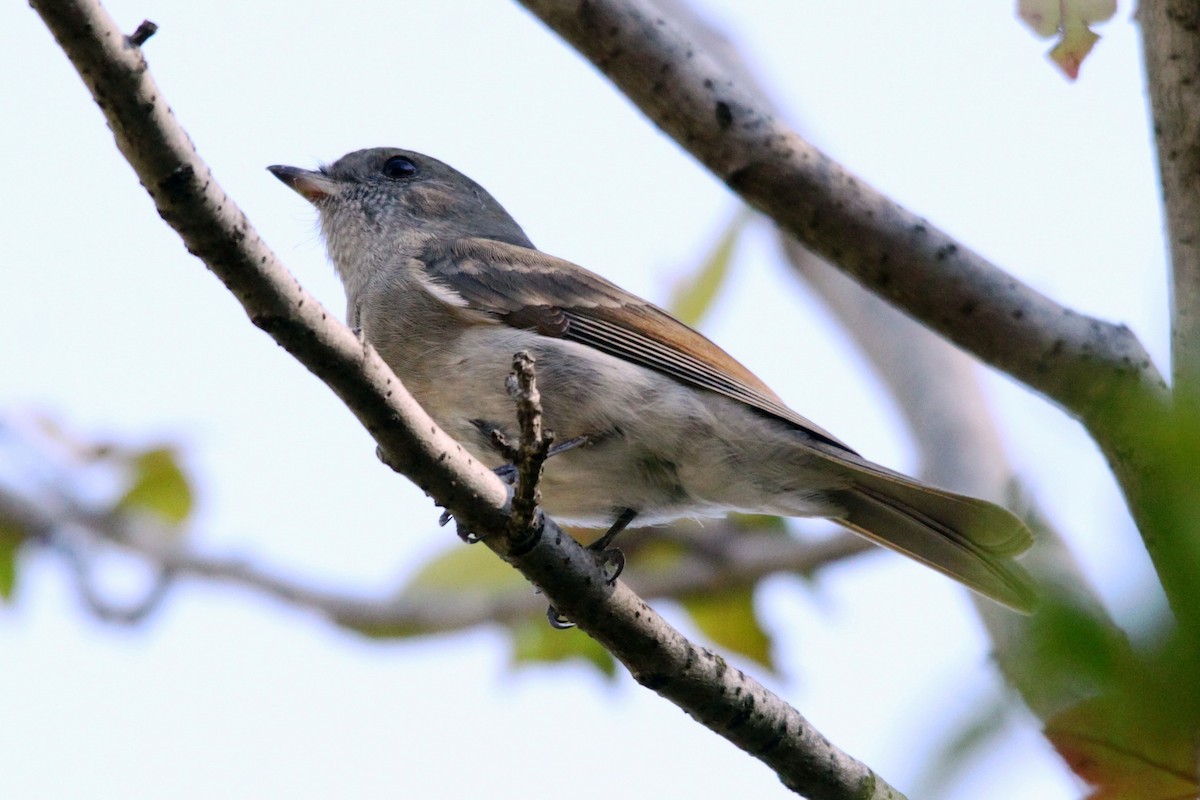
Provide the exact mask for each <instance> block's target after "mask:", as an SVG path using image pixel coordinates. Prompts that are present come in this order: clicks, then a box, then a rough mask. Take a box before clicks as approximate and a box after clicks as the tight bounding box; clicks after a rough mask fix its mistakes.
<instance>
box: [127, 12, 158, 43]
mask: <svg viewBox="0 0 1200 800" xmlns="http://www.w3.org/2000/svg"><path fill="white" fill-rule="evenodd" d="M157 31H158V25H157V24H155V23H153V22H151V21H150V20H148V19H144V20H142V24H141V25H138V26H137V30H135V31H134V32H133V33H131V34H129V36H128V37H126V38H127V39H128V40H129V43H130V44H131V45H133V46H134V47H141V46H142V45H144V44H145V43H146V40H148V39H149V38H150V37H151V36H153V35H154V34H155V33H156V32H157Z"/></svg>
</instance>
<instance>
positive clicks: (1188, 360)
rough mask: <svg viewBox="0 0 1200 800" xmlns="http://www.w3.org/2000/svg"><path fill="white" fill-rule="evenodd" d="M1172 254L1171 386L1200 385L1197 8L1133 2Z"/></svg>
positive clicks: (1180, 2)
mask: <svg viewBox="0 0 1200 800" xmlns="http://www.w3.org/2000/svg"><path fill="white" fill-rule="evenodd" d="M1138 21H1139V23H1140V24H1141V27H1142V53H1143V56H1144V58H1145V62H1146V82H1147V90H1148V94H1149V96H1150V97H1149V99H1150V111H1151V115H1152V117H1153V120H1154V138H1155V144H1156V145H1157V149H1158V170H1159V177H1160V180H1161V182H1162V192H1163V204H1164V206H1165V208H1166V218H1167V220H1166V221H1167V240H1168V244H1169V249H1170V257H1171V279H1172V280H1171V361H1172V373H1173V377H1174V382H1175V386H1176V387H1179V386H1187V387H1188V388H1189V389H1190V390H1191V391H1200V7H1197V5H1196V3H1194V2H1192V0H1152V2H1142V3H1139V4H1138Z"/></svg>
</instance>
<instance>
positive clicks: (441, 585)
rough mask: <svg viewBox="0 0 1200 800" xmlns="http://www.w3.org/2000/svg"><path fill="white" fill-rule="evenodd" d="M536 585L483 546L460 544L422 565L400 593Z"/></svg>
mask: <svg viewBox="0 0 1200 800" xmlns="http://www.w3.org/2000/svg"><path fill="white" fill-rule="evenodd" d="M521 587H528V588H529V591H533V588H532V587H530V586H529V584H528V582H526V580H525V579H524V578H522V577H521V573H519V572H517V571H516V570H515V569H513V568H512V567H510V566H509V565H508V564H506V563H505V562H504V561H502V560H501V559H499V558H497V557H496V555H495V554H494V553H492V551H491V550H488V549H487V548H486V547H483V546H482V545H480V546H470V547H468V546H465V545H459V546H456V547H451V548H449V549H447V550H444V551H442V552H441V553H439V554H438V555H436V556H434V557H433V558H432V559H430V560H429V561H427V562H425V565H424V566H423V567H421V568H420V569H419V570H418V571H417V573H416V574H415V575H413V576H412V578H411V579H409V581H408V583H406V584H405V585H404V588H403V589H401V591H400V596H401V597H404V598H407V599H410V600H411V599H418V598H420V597H422V596H426V595H435V594H442V593H444V592H445V590H452V591H454V592H456V593H457V592H464V591H469V592H474V593H476V594H488V595H491V594H496V593H497V592H499V591H503V590H506V589H518V588H521Z"/></svg>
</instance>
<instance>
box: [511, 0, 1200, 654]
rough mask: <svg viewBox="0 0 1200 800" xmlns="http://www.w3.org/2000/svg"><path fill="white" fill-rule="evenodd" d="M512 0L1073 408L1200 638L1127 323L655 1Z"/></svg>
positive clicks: (791, 215)
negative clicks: (856, 169) (1084, 304)
mask: <svg viewBox="0 0 1200 800" xmlns="http://www.w3.org/2000/svg"><path fill="white" fill-rule="evenodd" d="M520 2H521V3H522V5H524V6H525V7H526V8H528V9H529V10H530V11H531V12H533V13H534V14H535V15H537V16H538V17H539V18H540V19H541V20H542V21H543V22H544V23H545V24H546V25H548V26H549V27H550V28H551V29H552V30H554V31H555V32H556V33H558V34H559V35H560V36H561V37H563V39H565V40H566V41H567V42H568V43H570V44H571V45H572V46H573V47H574V48H575V49H576V50H578V51H579V52H580V53H581V54H583V55H584V56H585V57H586V58H588V59H589V60H590V61H591V62H592V63H593V64H595V66H596V67H597V69H599V70H600V71H601V72H602V73H603V74H604V75H605V76H606V77H608V78H609V80H611V81H612V82H613V83H614V84H615V85H616V86H617V88H618V89H620V90H621V91H622V92H623V93H624V94H625V95H626V96H627V97H629V98H630V100H632V101H633V102H634V103H635V104H636V105H637V106H638V107H639V108H640V109H641V110H642V112H643V113H645V114H646V116H647V117H649V118H650V120H651V121H653V122H654V123H655V124H656V125H658V126H659V127H660V128H661V129H662V130H663V131H665V132H666V133H667V134H668V135H669V136H671V137H672V138H674V139H675V140H676V141H677V142H678V143H679V144H680V145H681V146H683V147H684V148H685V149H687V150H688V151H689V152H690V153H692V155H694V156H695V157H696V158H697V159H699V160H700V162H701V163H703V164H704V165H705V166H706V167H707V168H708V169H709V170H711V171H712V172H713V174H715V175H716V176H717V177H719V178H720V179H721V180H723V181H725V183H727V184H728V185H729V186H730V188H732V189H733V190H734V191H736V192H737V193H738V194H739V195H741V197H742V198H743V199H744V200H745V201H746V202H748V203H749V204H750V205H752V206H754V207H755V208H757V209H758V210H760V211H762V212H763V213H765V214H766V215H768V216H769V217H771V218H772V219H773V220H774V221H775V222H776V224H778V225H779V226H780V228H781V229H783V230H784V231H786V232H788V233H790V234H792V235H794V236H795V237H796V238H797V239H798V240H799V241H801V242H802V243H804V244H805V245H806V246H807V247H809V248H811V249H812V250H813V251H814V252H815V253H817V254H818V255H820V256H821V257H823V258H825V259H826V260H827V261H829V262H830V263H832V264H835V265H836V266H838V267H839V268H840V269H841V270H842V271H843V272H845V273H847V274H848V275H850V276H851V277H853V278H854V279H855V280H857V281H858V282H860V283H861V284H863V285H864V286H866V287H868V288H869V289H870V290H871V291H873V292H875V293H876V294H878V295H879V296H881V297H883V298H885V299H887V300H888V301H889V302H891V303H892V304H893V305H895V306H897V307H898V308H900V309H901V310H903V311H905V312H906V313H907V314H908V315H909V316H911V317H913V318H915V319H917V320H918V321H920V322H921V323H922V324H924V325H926V326H927V327H929V328H930V329H932V330H934V331H936V332H938V333H940V334H941V335H943V336H945V337H946V338H948V339H949V340H950V341H952V342H954V343H955V344H957V345H958V346H960V347H962V348H963V349H965V350H967V351H968V352H971V353H973V354H974V355H976V356H977V357H979V358H980V359H982V360H983V361H985V362H986V363H988V364H991V365H992V366H995V367H997V368H999V369H1001V370H1003V371H1005V372H1007V373H1008V374H1009V375H1011V376H1013V377H1014V378H1016V379H1018V380H1020V381H1022V382H1023V383H1025V384H1026V385H1027V386H1029V387H1030V388H1031V389H1034V390H1035V391H1038V392H1040V393H1042V394H1043V395H1045V396H1046V397H1048V398H1049V399H1051V400H1052V401H1054V402H1055V403H1057V404H1058V405H1060V406H1061V407H1063V408H1065V409H1066V410H1067V411H1068V412H1070V413H1071V414H1072V415H1073V416H1075V417H1076V418H1078V419H1079V420H1080V421H1081V422H1082V423H1083V424H1084V425H1085V426H1086V427H1087V429H1088V432H1089V433H1090V434H1091V435H1092V437H1093V438H1094V439H1095V441H1096V443H1097V444H1098V445H1099V447H1100V449H1101V451H1102V452H1103V453H1104V456H1105V458H1106V459H1107V461H1108V463H1109V465H1110V467H1111V468H1112V470H1113V473H1114V475H1115V476H1116V478H1117V481H1118V483H1119V484H1120V485H1121V489H1122V491H1123V492H1124V495H1125V500H1126V502H1127V503H1128V506H1129V509H1130V512H1131V513H1132V515H1133V518H1134V520H1135V521H1136V522H1137V525H1138V529H1139V531H1140V533H1141V535H1142V538H1143V541H1144V543H1145V545H1146V550H1147V552H1148V553H1149V555H1150V557H1151V559H1152V560H1153V562H1154V566H1155V569H1156V571H1157V573H1158V575H1159V578H1160V579H1161V580H1162V584H1163V589H1164V591H1165V592H1166V594H1167V597H1168V599H1169V601H1170V604H1171V610H1172V612H1173V613H1174V614H1175V617H1176V619H1177V620H1178V621H1179V622H1180V624H1181V625H1182V626H1183V627H1184V628H1185V629H1186V630H1187V631H1188V635H1189V636H1190V637H1191V638H1192V639H1193V640H1195V641H1197V642H1200V604H1197V603H1196V602H1194V600H1195V595H1196V592H1195V590H1194V588H1193V587H1194V584H1195V579H1194V576H1195V575H1197V574H1200V548H1195V547H1191V546H1190V545H1189V544H1188V542H1187V541H1185V540H1187V539H1188V537H1190V536H1191V533H1190V531H1187V530H1179V529H1178V526H1176V525H1175V524H1173V523H1174V521H1173V520H1170V519H1168V518H1167V516H1166V515H1163V514H1160V513H1157V509H1158V508H1160V507H1161V506H1162V505H1163V496H1162V492H1163V491H1164V488H1163V487H1165V486H1166V485H1168V476H1169V474H1170V472H1171V469H1172V466H1171V464H1169V463H1166V462H1165V461H1164V456H1163V454H1162V452H1160V448H1157V447H1156V443H1155V442H1154V441H1153V440H1152V439H1149V438H1148V437H1147V436H1146V435H1145V430H1146V428H1147V426H1148V425H1150V426H1157V427H1159V428H1166V427H1168V426H1169V425H1170V421H1169V420H1168V418H1167V413H1168V408H1167V403H1166V399H1167V397H1166V387H1165V384H1164V382H1163V379H1162V376H1161V375H1160V374H1159V373H1158V371H1157V369H1156V368H1155V367H1154V364H1153V363H1152V362H1151V360H1150V357H1149V355H1148V354H1147V353H1146V350H1145V348H1144V347H1143V346H1142V344H1141V342H1139V341H1138V339H1137V337H1136V336H1134V335H1133V333H1132V332H1131V331H1130V330H1129V329H1128V328H1126V327H1125V326H1123V325H1114V324H1111V323H1108V322H1104V321H1102V320H1099V319H1095V318H1092V317H1088V316H1085V315H1083V314H1080V313H1078V312H1076V311H1073V310H1072V309H1069V308H1066V307H1064V306H1062V305H1060V304H1059V303H1057V302H1055V301H1054V300H1052V299H1050V298H1048V297H1046V296H1045V295H1042V294H1040V293H1039V292H1037V291H1036V290H1034V289H1033V288H1031V287H1029V286H1026V285H1025V284H1023V283H1021V282H1020V281H1019V280H1017V279H1016V278H1015V277H1013V276H1011V275H1009V274H1008V273H1006V272H1004V271H1003V270H1001V269H1000V268H998V267H997V266H995V265H994V264H991V263H990V262H988V261H987V260H986V259H984V258H983V257H982V256H981V255H979V254H978V253H975V252H973V251H972V250H970V249H969V248H968V247H966V246H965V245H963V244H961V243H960V242H957V241H955V240H954V239H952V238H951V237H950V236H948V235H947V234H946V233H944V232H942V231H940V230H938V229H937V228H935V227H933V226H932V225H930V224H929V223H928V222H926V221H925V220H923V219H921V218H920V217H918V216H916V215H915V214H913V213H912V212H911V211H908V210H907V209H904V208H902V207H901V206H899V205H898V204H896V203H894V202H892V201H891V200H889V199H888V198H887V197H885V196H883V195H882V194H880V193H879V192H877V191H876V190H874V189H872V188H871V187H870V186H868V185H867V184H865V183H864V182H863V181H861V180H860V179H859V178H857V177H856V176H854V175H852V174H851V173H849V172H848V171H847V170H845V169H843V168H842V167H841V166H840V165H838V164H836V163H835V162H833V161H832V160H831V159H830V158H829V157H828V156H826V155H825V154H823V153H821V152H820V151H819V150H817V149H816V148H815V147H813V146H812V145H811V144H810V143H808V142H807V141H805V140H804V139H803V138H801V137H800V136H799V135H798V134H797V133H796V132H795V131H793V130H791V129H790V128H789V127H787V126H786V125H785V124H783V123H782V122H780V121H779V120H777V119H775V118H774V117H773V116H772V114H771V110H770V106H769V104H768V103H767V102H765V101H764V100H763V99H762V98H761V97H759V96H758V95H757V94H756V93H755V91H754V89H753V87H747V86H746V85H744V83H743V81H741V78H742V77H743V76H741V75H740V74H739V72H738V70H736V69H730V68H728V67H727V66H726V64H725V63H724V62H723V60H722V59H721V58H719V57H717V56H714V54H712V53H710V52H708V50H707V49H706V48H705V46H704V45H703V44H702V43H700V42H698V41H696V40H695V39H694V38H692V37H690V36H688V34H687V33H686V31H685V29H684V28H682V27H681V26H679V25H678V24H676V23H675V22H674V21H673V20H671V19H669V18H668V16H667V15H666V14H664V13H663V11H662V8H661V6H659V5H657V4H656V3H655V2H653V0H520ZM1198 652H1200V651H1198Z"/></svg>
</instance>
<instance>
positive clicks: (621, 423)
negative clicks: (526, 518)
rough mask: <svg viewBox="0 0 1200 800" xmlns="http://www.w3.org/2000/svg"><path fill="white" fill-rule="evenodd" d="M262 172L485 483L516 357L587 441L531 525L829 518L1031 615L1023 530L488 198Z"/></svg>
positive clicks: (405, 167)
mask: <svg viewBox="0 0 1200 800" xmlns="http://www.w3.org/2000/svg"><path fill="white" fill-rule="evenodd" d="M269 169H270V170H271V172H272V173H273V174H274V175H275V176H276V177H277V178H279V179H280V180H281V181H283V182H284V183H286V184H287V185H288V186H289V187H291V188H292V189H294V190H295V191H296V192H298V193H299V194H300V195H302V196H303V197H304V198H305V199H307V200H308V201H309V202H310V203H312V204H313V205H314V206H316V208H317V210H318V211H319V212H320V224H321V231H322V233H323V234H324V238H325V242H326V245H327V247H328V250H329V256H330V258H331V259H332V261H333V263H334V266H335V268H336V269H337V272H338V275H339V276H340V277H341V279H342V283H343V284H344V285H345V288H346V295H347V301H348V312H347V316H348V318H349V319H348V322H349V324H350V325H352V326H354V327H356V328H359V329H361V331H362V334H363V335H364V337H365V338H366V340H367V341H368V342H370V343H371V344H372V345H373V346H374V347H375V348H376V349H377V350H378V351H379V354H380V355H381V356H382V357H383V359H384V360H385V361H386V362H387V363H388V364H389V365H390V366H391V367H392V369H393V370H395V372H396V374H397V375H398V376H399V377H400V379H401V380H402V381H403V382H404V385H405V387H406V388H407V389H408V390H409V391H410V392H411V393H412V394H413V396H414V397H415V398H416V399H417V401H418V402H420V403H421V405H422V406H423V407H424V408H425V410H426V411H428V413H429V414H430V415H431V416H432V417H433V418H434V419H435V420H436V421H437V423H438V424H439V425H441V426H442V428H443V429H445V431H446V432H447V433H449V434H450V435H451V436H453V437H454V438H456V439H457V440H458V441H460V442H461V443H462V444H463V445H464V446H465V447H466V448H467V449H468V450H469V451H470V452H471V453H472V454H473V455H474V456H475V457H476V458H478V459H479V460H480V461H482V462H483V463H484V464H487V465H489V466H492V467H497V466H500V465H501V464H502V463H503V462H504V457H503V456H502V448H501V447H499V446H498V445H497V440H496V437H495V435H494V433H495V432H500V433H501V434H510V435H512V440H515V436H516V431H517V426H516V412H515V409H514V405H513V402H512V400H511V398H510V397H509V395H508V393H507V391H506V390H505V377H506V376H507V374H508V372H509V369H510V364H511V363H512V357H513V354H514V353H516V352H518V351H522V350H525V351H529V352H530V353H531V354H532V355H533V356H534V358H535V359H536V362H537V377H538V384H539V387H540V389H541V394H542V404H543V409H544V420H545V425H546V427H547V428H549V429H550V430H553V431H554V432H555V433H556V434H557V435H558V436H559V437H560V439H563V438H570V439H578V440H579V441H586V442H587V446H585V447H577V448H574V449H570V450H568V451H566V452H562V453H560V454H558V455H555V456H554V457H553V458H551V459H550V460H549V461H548V462H547V463H546V470H545V475H544V477H543V479H542V483H541V491H542V498H543V502H542V506H543V508H544V509H545V510H546V512H547V513H549V514H550V515H552V516H553V517H555V518H557V519H560V520H562V521H565V522H573V523H577V524H582V525H592V526H603V525H611V526H612V527H611V528H610V534H609V535H607V536H606V537H605V540H604V541H605V542H607V541H608V540H610V539H611V535H615V533H616V532H617V531H619V530H620V529H621V528H623V527H625V525H628V524H630V523H632V524H635V525H637V524H642V525H648V524H653V523H661V522H665V521H668V520H673V519H677V518H679V517H689V516H719V515H723V514H725V513H727V512H729V511H733V510H737V511H744V512H755V513H765V514H778V515H784V516H799V517H827V518H829V519H832V520H834V521H836V522H838V523H840V524H842V525H844V526H846V527H847V528H850V529H851V530H854V531H856V532H858V533H861V534H863V535H865V536H867V537H869V538H871V539H873V540H874V541H876V542H878V543H879V544H882V545H884V546H886V547H890V548H892V549H894V550H898V551H900V552H901V553H904V554H905V555H908V556H911V557H912V558H915V559H917V560H918V561H920V562H922V563H924V564H927V565H928V566H930V567H933V568H934V569H936V570H938V571H940V572H943V573H945V574H946V575H949V576H950V577H952V578H954V579H955V580H958V581H960V582H962V583H963V584H965V585H966V586H968V587H970V588H971V589H974V590H975V591H977V592H979V593H981V594H983V595H986V596H987V597H990V598H992V599H993V600H996V601H998V602H1000V603H1003V604H1004V605H1006V606H1009V607H1011V608H1014V609H1018V610H1023V611H1028V610H1029V609H1031V608H1032V606H1033V603H1034V591H1033V589H1032V582H1031V580H1030V579H1029V576H1028V575H1027V574H1026V573H1025V571H1024V570H1023V569H1021V567H1020V566H1019V565H1018V564H1017V563H1016V562H1014V561H1013V560H1012V557H1013V556H1014V555H1016V554H1018V553H1020V552H1022V551H1023V550H1025V549H1026V548H1027V547H1029V545H1030V544H1031V542H1032V538H1033V537H1032V534H1031V533H1030V531H1029V529H1028V528H1027V527H1026V526H1025V525H1024V524H1023V523H1022V522H1021V521H1020V520H1019V519H1018V518H1017V517H1015V516H1013V515H1012V514H1010V513H1009V512H1008V511H1005V510H1004V509H1002V508H1000V507H999V506H996V505H993V504H991V503H987V502H984V501H982V500H976V499H974V498H970V497H964V496H962V495H956V494H952V493H950V492H946V491H943V490H941V489H936V488H933V487H931V486H927V485H925V484H922V483H920V482H918V481H916V480H913V479H912V478H908V477H905V476H904V475H901V474H899V473H897V472H893V471H892V470H889V469H887V468H885V467H881V466H879V465H877V464H873V463H871V462H870V461H867V460H866V459H864V458H863V457H862V456H860V455H858V453H856V452H854V451H853V450H851V449H850V448H849V447H848V446H846V445H845V444H843V443H842V442H841V441H840V440H838V439H837V438H835V437H834V436H833V435H832V434H830V433H829V432H827V431H825V430H823V429H822V428H820V427H818V426H817V425H815V424H813V423H812V422H810V421H809V420H807V419H805V418H804V417H802V416H800V415H799V414H797V413H796V412H795V411H793V410H792V409H790V408H788V407H787V406H786V405H784V403H783V401H782V400H780V399H779V397H778V396H777V395H776V394H775V393H774V392H772V391H771V390H770V389H769V388H768V387H767V386H766V384H764V383H763V382H762V381H761V380H759V379H758V378H757V377H755V376H754V375H753V374H752V373H751V372H750V371H749V370H748V369H746V368H745V367H743V366H742V365H741V364H739V363H738V362H737V361H735V360H734V359H733V358H732V357H731V356H730V355H728V354H727V353H726V352H725V351H724V350H722V349H721V348H719V347H717V346H716V345H715V344H713V343H712V342H710V341H709V340H708V339H706V338H705V337H704V336H702V335H701V334H699V333H697V332H696V331H694V330H692V329H691V328H689V327H688V326H687V325H685V324H684V323H682V322H680V321H679V320H677V319H675V318H674V317H672V316H671V315H670V314H668V313H667V312H666V311H663V310H662V309H660V308H658V307H657V306H654V305H652V304H650V303H648V302H646V301H645V300H642V299H640V298H638V297H635V296H634V295H632V294H629V293H628V292H626V291H624V290H622V289H620V288H619V287H617V286H615V285H614V284H612V283H610V282H609V281H607V280H605V279H604V278H602V277H600V276H599V275H596V274H594V273H592V272H589V271H587V270H585V269H583V268H582V267H578V266H576V265H575V264H572V263H570V262H568V261H564V260H562V259H559V258H555V257H554V256H550V255H547V254H546V253H543V252H541V251H539V250H537V249H536V248H534V246H533V243H532V242H530V241H529V238H528V237H527V236H526V235H525V232H524V231H522V230H521V227H520V226H519V225H518V224H517V223H516V221H514V220H513V218H512V217H511V216H509V214H508V212H506V211H505V210H504V208H503V207H502V206H501V205H500V204H499V203H498V202H496V200H495V199H493V198H492V196H491V195H490V194H488V193H487V192H486V191H485V190H484V189H483V188H482V187H480V186H479V185H478V184H476V183H475V182H474V181H472V180H471V179H470V178H468V177H466V176H465V175H463V174H461V173H459V172H457V171H456V170H454V169H452V168H451V167H449V166H447V165H446V164H443V163H442V162H440V161H438V160H436V159H434V158H431V157H429V156H426V155H422V154H420V153H414V152H411V151H408V150H399V149H395V148H377V149H372V150H360V151H357V152H354V153H350V154H349V155H347V156H344V157H343V158H341V159H339V160H338V161H336V162H335V163H333V164H332V165H329V166H324V167H321V168H320V169H319V170H316V171H310V170H305V169H299V168H297V167H286V166H273V167H270V168H269Z"/></svg>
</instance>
